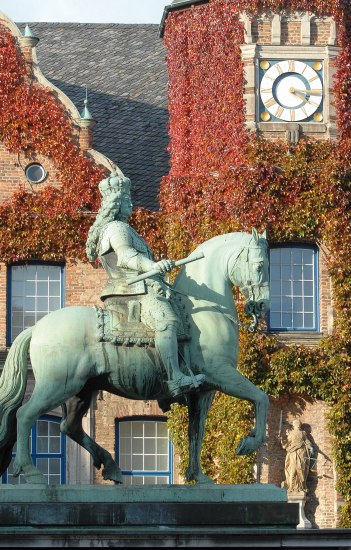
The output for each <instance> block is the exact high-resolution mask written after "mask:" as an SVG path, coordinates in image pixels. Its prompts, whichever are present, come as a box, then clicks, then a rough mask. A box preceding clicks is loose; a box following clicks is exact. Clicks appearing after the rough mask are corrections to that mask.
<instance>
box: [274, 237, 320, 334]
mask: <svg viewBox="0 0 351 550" xmlns="http://www.w3.org/2000/svg"><path fill="white" fill-rule="evenodd" d="M270 295H271V308H270V314H269V328H270V329H271V330H285V331H287V330H292V331H293V330H301V331H317V330H318V329H319V320H318V251H317V248H316V247H314V246H308V245H289V246H282V247H279V248H278V247H273V248H271V249H270Z"/></svg>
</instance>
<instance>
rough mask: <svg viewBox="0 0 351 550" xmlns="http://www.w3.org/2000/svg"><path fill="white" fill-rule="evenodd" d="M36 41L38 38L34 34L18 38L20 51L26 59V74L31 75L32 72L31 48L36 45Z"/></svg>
mask: <svg viewBox="0 0 351 550" xmlns="http://www.w3.org/2000/svg"><path fill="white" fill-rule="evenodd" d="M38 42H39V38H37V37H36V36H22V38H20V45H21V51H22V53H23V56H24V59H25V60H26V71H27V75H28V76H31V75H32V72H33V48H35V47H36V45H37V44H38Z"/></svg>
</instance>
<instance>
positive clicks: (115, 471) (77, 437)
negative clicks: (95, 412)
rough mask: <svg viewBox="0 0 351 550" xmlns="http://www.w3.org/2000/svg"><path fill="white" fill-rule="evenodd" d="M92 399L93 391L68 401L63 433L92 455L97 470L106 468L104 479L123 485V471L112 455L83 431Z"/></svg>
mask: <svg viewBox="0 0 351 550" xmlns="http://www.w3.org/2000/svg"><path fill="white" fill-rule="evenodd" d="M91 399H92V392H91V391H87V392H84V391H82V392H80V393H79V394H78V395H76V396H74V397H72V398H71V399H69V401H67V416H66V418H64V419H63V420H62V422H61V431H62V432H63V433H65V434H67V435H68V437H70V438H71V439H73V441H75V442H76V443H78V444H79V445H81V447H83V448H84V449H86V450H87V451H88V452H89V453H90V454H91V456H92V458H93V464H94V466H95V468H97V469H98V470H99V469H100V468H101V465H103V466H104V468H103V470H102V476H103V478H104V479H106V480H110V481H115V482H116V483H122V473H121V470H120V469H119V467H118V465H117V464H116V462H115V461H114V460H113V458H112V456H111V454H110V453H109V452H108V451H106V450H105V449H103V448H102V447H100V445H98V444H97V443H96V442H95V441H94V440H93V439H91V437H89V436H88V434H87V433H85V431H84V430H83V426H82V419H83V416H84V414H85V413H86V412H87V410H88V408H89V405H90V402H91Z"/></svg>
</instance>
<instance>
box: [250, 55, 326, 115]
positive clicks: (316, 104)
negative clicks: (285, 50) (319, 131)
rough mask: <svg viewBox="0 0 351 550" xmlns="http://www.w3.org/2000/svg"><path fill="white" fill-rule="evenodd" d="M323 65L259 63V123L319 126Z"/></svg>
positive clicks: (297, 62)
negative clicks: (312, 123) (303, 122)
mask: <svg viewBox="0 0 351 550" xmlns="http://www.w3.org/2000/svg"><path fill="white" fill-rule="evenodd" d="M323 91H324V90H323V63H322V62H320V61H306V62H304V61H297V60H294V59H285V60H280V61H279V60H264V61H261V62H260V85H259V100H260V119H261V121H263V122H268V121H271V122H283V121H284V122H286V121H288V122H299V121H305V122H307V121H308V122H321V121H322V120H323Z"/></svg>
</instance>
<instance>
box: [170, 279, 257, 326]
mask: <svg viewBox="0 0 351 550" xmlns="http://www.w3.org/2000/svg"><path fill="white" fill-rule="evenodd" d="M163 282H164V284H165V285H166V286H167V287H168V288H169V289H170V290H171V291H172V292H176V293H177V294H181V295H182V296H185V297H186V298H195V300H199V301H202V302H208V303H209V304H211V305H212V306H213V307H214V309H217V310H218V311H220V312H221V313H222V315H224V316H225V317H227V319H229V321H231V322H232V323H234V324H235V325H238V326H239V327H241V328H243V329H245V330H247V331H248V332H252V333H253V332H256V330H257V327H258V320H257V315H256V314H255V313H254V312H253V311H251V312H248V314H249V315H250V316H251V317H253V321H251V324H250V325H245V324H244V323H242V322H241V321H240V320H239V319H235V317H233V316H232V315H230V314H229V313H225V312H224V311H223V310H222V309H221V307H220V306H219V305H218V304H216V302H211V301H210V300H205V298H200V297H199V296H195V295H194V294H187V293H186V292H181V291H180V290H176V289H175V288H173V287H172V285H170V284H169V283H167V282H166V281H163Z"/></svg>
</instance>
